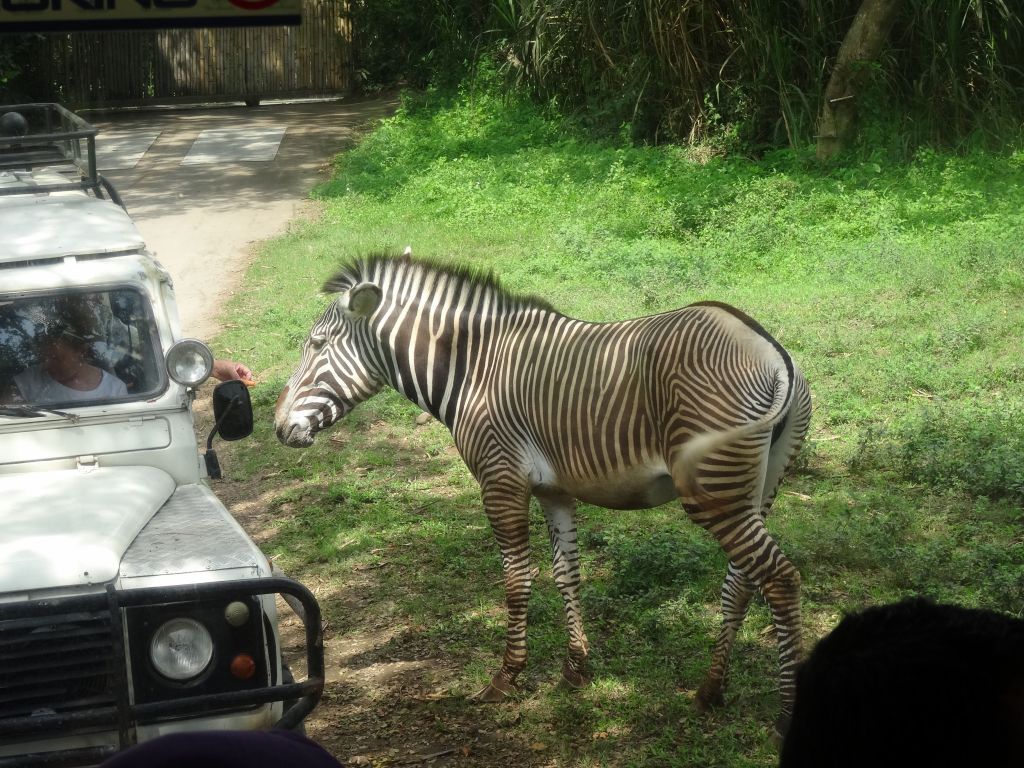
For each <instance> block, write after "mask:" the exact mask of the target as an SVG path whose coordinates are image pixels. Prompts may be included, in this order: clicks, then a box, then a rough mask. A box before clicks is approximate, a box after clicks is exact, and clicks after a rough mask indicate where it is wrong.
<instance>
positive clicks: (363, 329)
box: [274, 283, 384, 448]
mask: <svg viewBox="0 0 1024 768" xmlns="http://www.w3.org/2000/svg"><path fill="white" fill-rule="evenodd" d="M382 295H383V294H382V293H381V289H380V288H379V287H378V286H376V285H374V284H372V283H361V284H358V285H355V286H352V287H351V288H348V289H347V290H345V291H344V292H343V293H342V294H341V295H340V296H339V297H338V298H337V299H336V300H335V301H333V302H331V304H330V306H328V307H327V309H326V310H325V311H324V313H323V315H321V317H320V319H319V320H317V322H316V323H315V324H314V325H313V328H312V330H310V332H309V337H308V338H307V339H306V343H305V345H304V346H303V348H302V359H301V360H300V361H299V367H298V368H297V369H296V370H295V373H293V374H292V377H291V378H290V379H289V380H288V383H287V384H286V385H285V388H284V389H283V390H282V392H281V396H280V397H279V398H278V399H277V405H276V406H275V409H274V425H275V427H276V429H277V438H278V440H280V441H281V442H282V443H284V444H285V445H290V446H292V447H293V448H304V447H306V446H309V445H312V443H313V438H314V436H315V435H316V433H317V432H319V431H320V430H322V429H326V428H327V427H329V426H331V425H332V424H333V423H334V422H336V421H338V420H339V419H341V418H342V417H344V416H345V415H346V414H347V413H348V412H349V411H351V410H352V409H353V408H354V407H355V406H356V405H358V404H359V403H361V402H362V401H363V400H366V399H367V398H369V397H372V396H373V395H375V394H377V392H379V391H380V390H381V388H382V387H383V386H384V380H383V378H382V377H381V376H380V375H379V374H378V373H376V372H375V367H374V366H373V364H372V361H371V360H370V359H369V358H370V354H369V353H370V351H371V343H370V338H371V334H370V327H369V317H370V316H371V315H372V314H373V313H374V312H375V311H376V309H377V307H379V306H380V303H381V298H382Z"/></svg>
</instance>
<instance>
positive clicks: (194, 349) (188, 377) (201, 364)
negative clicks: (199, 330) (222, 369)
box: [167, 339, 213, 387]
mask: <svg viewBox="0 0 1024 768" xmlns="http://www.w3.org/2000/svg"><path fill="white" fill-rule="evenodd" d="M212 370H213V353H212V352H211V351H210V348H209V347H208V346H206V345H205V344H203V342H201V341H198V340H197V339H182V340H181V341H178V342H175V344H174V346H172V347H171V348H170V349H169V350H167V373H168V375H169V376H170V377H171V378H172V379H174V380H175V381H176V382H178V383H179V384H184V385H185V386H186V387H197V386H199V385H200V384H202V383H203V382H204V381H206V379H207V378H208V377H209V375H210V371H212Z"/></svg>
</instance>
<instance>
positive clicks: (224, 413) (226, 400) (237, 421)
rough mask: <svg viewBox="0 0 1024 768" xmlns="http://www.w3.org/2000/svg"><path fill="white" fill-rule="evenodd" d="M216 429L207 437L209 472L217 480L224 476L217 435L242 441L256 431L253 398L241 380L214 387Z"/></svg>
mask: <svg viewBox="0 0 1024 768" xmlns="http://www.w3.org/2000/svg"><path fill="white" fill-rule="evenodd" d="M213 418H214V424H213V429H211V430H210V436H209V437H207V438H206V454H205V455H204V456H203V458H204V459H205V461H206V474H207V475H209V476H210V477H212V478H213V479H214V480H218V479H220V477H221V471H220V462H219V461H218V460H217V453H216V452H215V451H214V450H213V436H214V435H216V434H218V433H220V436H221V437H222V438H224V439H225V440H241V439H242V438H243V437H248V436H249V435H251V434H252V424H253V417H252V400H250V399H249V390H248V388H247V387H246V386H245V384H243V383H242V382H240V381H237V380H235V381H225V382H224V383H223V384H218V385H217V388H216V389H214V390H213Z"/></svg>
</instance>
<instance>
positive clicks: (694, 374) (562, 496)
mask: <svg viewBox="0 0 1024 768" xmlns="http://www.w3.org/2000/svg"><path fill="white" fill-rule="evenodd" d="M323 290H324V292H325V293H328V294H338V296H337V298H336V300H334V301H332V302H331V303H330V304H329V305H328V306H327V308H326V310H325V311H324V312H323V314H322V316H321V317H320V318H319V320H317V321H316V322H315V324H314V325H313V327H312V329H311V330H310V333H309V336H308V338H307V340H306V342H305V344H304V347H303V350H302V357H301V360H300V362H299V364H298V368H297V369H296V370H295V372H294V373H293V374H292V376H291V378H290V379H289V380H288V382H287V384H286V386H285V387H284V389H283V390H282V392H281V395H280V397H279V398H278V401H277V405H276V407H275V427H276V432H277V436H278V439H279V440H280V441H281V442H282V443H284V444H286V445H289V446H293V447H304V446H308V445H310V444H312V442H313V440H314V436H315V434H316V433H317V432H319V431H320V430H322V429H325V428H327V427H329V426H331V425H332V424H334V423H335V422H336V421H338V420H339V419H341V418H342V417H344V416H345V415H346V414H347V413H348V412H349V411H351V410H352V409H353V408H354V407H355V406H356V405H357V404H359V403H360V402H362V401H364V400H366V399H368V398H369V397H371V396H373V395H374V394H376V393H377V392H379V391H380V390H382V389H383V388H384V387H385V386H391V387H393V388H394V389H396V390H397V391H398V392H399V393H402V394H404V395H405V396H406V397H407V398H408V399H409V400H411V401H412V402H414V403H416V404H417V405H419V406H420V408H422V409H423V410H424V411H426V412H428V413H430V414H432V415H433V416H434V417H435V418H437V419H438V420H439V421H440V422H442V423H443V424H444V425H445V426H446V427H447V428H448V430H449V431H450V432H451V435H452V438H453V440H454V443H455V446H456V448H457V449H458V451H459V453H460V455H461V457H462V459H463V461H464V462H465V464H466V465H467V467H468V468H469V470H470V471H471V473H472V474H473V476H474V477H475V479H476V480H477V482H478V483H479V485H480V490H481V497H482V501H483V507H484V510H485V512H486V515H487V517H488V519H489V521H490V523H491V527H492V529H493V532H494V535H495V537H496V539H497V542H498V545H499V548H500V551H501V560H502V569H503V573H504V583H505V593H506V611H507V629H506V644H505V652H504V656H503V659H502V663H501V667H500V669H499V670H498V671H497V672H496V673H495V674H494V676H493V677H492V678H491V680H490V682H489V683H488V684H487V685H486V686H485V687H484V688H483V689H482V690H481V691H480V692H479V693H478V694H476V697H475V698H476V699H477V700H479V701H483V702H497V701H501V700H503V699H505V698H506V697H508V696H509V695H511V694H512V693H514V691H515V690H516V679H517V677H518V675H519V674H520V672H522V670H523V669H524V667H525V665H526V619H527V602H528V599H529V596H530V589H531V568H530V562H529V550H528V544H529V531H528V528H529V501H530V496H531V495H532V496H533V497H535V498H536V499H537V501H538V503H539V505H540V508H541V510H542V511H543V514H544V517H545V519H546V523H547V527H548V532H549V535H550V541H551V549H552V555H553V574H554V579H555V582H556V584H557V587H558V589H559V591H560V593H561V595H562V598H563V601H564V605H565V617H566V625H567V630H568V635H569V642H568V655H567V658H566V660H565V662H564V664H563V668H562V675H563V677H564V678H565V680H566V681H567V682H568V683H569V684H570V685H571V686H573V687H583V686H585V685H587V684H588V683H589V681H590V673H589V670H588V665H587V656H588V653H589V645H588V641H587V636H586V634H585V632H584V628H583V619H582V615H581V611H580V565H579V550H578V545H577V530H576V520H575V512H576V503H577V500H579V501H583V502H585V503H590V504H594V505H597V506H603V507H606V508H611V509H623V510H631V509H643V508H650V507H655V506H659V505H661V504H664V503H666V502H669V501H671V500H673V499H676V498H678V499H680V500H681V502H682V505H683V508H684V509H685V511H686V513H687V515H688V516H689V517H690V519H692V520H693V521H694V522H696V523H697V524H698V525H700V526H701V527H703V528H704V529H706V530H707V531H708V532H710V533H711V535H713V536H714V537H715V538H716V539H717V540H718V542H719V543H720V544H721V546H722V547H723V549H724V550H725V552H726V554H727V555H728V557H729V565H728V568H727V572H726V576H725V580H724V582H723V585H722V590H721V607H722V614H723V616H722V626H721V629H720V631H719V634H718V637H717V639H716V641H715V644H714V648H713V652H712V660H711V665H710V669H709V671H708V673H707V676H706V678H705V680H704V682H703V683H702V685H701V686H700V688H699V690H698V693H697V696H696V702H697V706H698V708H700V709H701V710H704V709H707V708H709V707H712V706H717V705H720V704H722V703H723V701H724V699H723V692H724V690H725V686H726V679H727V673H728V664H729V654H730V650H731V647H732V645H733V641H734V639H735V636H736V634H737V632H738V630H739V628H740V626H741V624H742V622H743V619H744V617H745V615H746V612H747V607H748V604H749V602H750V600H751V597H752V596H753V594H754V592H755V591H756V590H759V591H760V592H761V594H762V595H763V596H764V598H765V600H766V602H767V603H768V605H769V607H770V609H771V613H772V618H773V620H774V623H775V627H776V634H777V639H778V647H779V689H780V700H781V706H780V715H779V719H778V721H777V723H776V729H777V732H778V733H777V735H779V734H781V733H784V731H785V728H786V726H787V725H788V718H789V715H790V713H791V712H792V707H793V701H794V690H795V669H796V666H797V664H798V662H799V660H800V658H801V652H802V649H801V627H800V575H799V573H798V571H797V570H796V568H795V567H794V566H793V564H792V563H791V562H790V561H789V560H788V559H787V558H786V556H785V555H784V554H783V553H782V551H781V550H780V548H779V546H778V545H777V544H776V542H775V540H774V539H773V538H772V536H771V535H770V534H769V533H768V531H767V530H766V528H765V516H766V515H767V513H768V511H769V508H770V507H771V505H772V502H773V500H774V498H775V495H776V493H777V491H778V487H779V484H780V482H781V480H782V477H783V474H784V473H785V472H786V470H787V469H788V468H789V466H790V464H791V463H792V461H793V459H794V458H795V456H796V454H797V453H798V451H799V449H800V446H801V444H802V443H803V440H804V437H805V435H806V433H807V429H808V425H809V422H810V416H811V396H810V392H809V389H808V386H807V383H806V381H805V379H804V377H803V375H802V374H801V372H800V371H799V369H798V368H797V367H796V365H795V364H794V363H793V361H792V359H791V358H790V356H789V354H788V353H787V352H786V350H784V349H783V347H782V346H781V345H780V344H779V343H778V342H777V341H776V340H775V339H773V338H772V337H771V336H770V335H769V334H768V332H767V331H765V330H764V328H762V327H761V326H760V325H759V324H758V323H757V322H755V321H754V320H752V319H751V318H750V317H748V316H747V315H746V314H744V313H743V312H741V311H740V310H738V309H735V308H733V307H731V306H729V305H726V304H722V303H717V302H699V303H696V304H690V305H689V306H686V307H683V308H680V309H676V310H674V311H669V312H664V313H661V314H656V315H650V316H646V317H640V318H636V319H631V320H625V321H621V322H609V323H593V322H587V321H584V320H578V319H574V318H572V317H568V316H566V315H563V314H561V313H559V312H557V311H556V310H555V309H554V308H553V307H552V306H551V305H549V304H548V303H547V302H546V301H544V300H542V299H539V298H537V297H532V296H523V295H518V294H515V293H513V292H511V291H509V290H507V289H505V288H504V287H503V286H502V285H501V284H500V282H499V280H498V279H497V278H496V277H495V276H494V274H493V273H485V272H481V271H479V270H473V269H471V268H467V267H462V266H453V265H445V264H442V263H439V262H434V261H430V260H424V259H418V258H413V257H412V256H411V255H409V254H408V252H407V253H406V254H403V255H402V256H390V255H388V254H375V255H371V256H367V257H364V258H361V259H356V260H354V261H352V262H351V263H349V264H347V265H345V266H343V267H342V268H341V269H340V271H338V272H337V274H335V275H334V276H333V277H331V278H330V279H328V280H327V282H326V283H325V285H324V287H323Z"/></svg>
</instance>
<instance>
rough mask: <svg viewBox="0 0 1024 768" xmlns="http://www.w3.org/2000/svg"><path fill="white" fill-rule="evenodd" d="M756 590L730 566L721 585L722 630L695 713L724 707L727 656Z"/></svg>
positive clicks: (698, 695)
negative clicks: (697, 710)
mask: <svg viewBox="0 0 1024 768" xmlns="http://www.w3.org/2000/svg"><path fill="white" fill-rule="evenodd" d="M755 589H756V587H755V586H754V584H752V583H751V581H750V580H749V579H748V578H747V577H746V576H744V575H743V574H742V573H740V571H739V570H738V569H737V568H736V566H735V565H733V564H732V563H731V562H730V563H729V569H728V572H727V573H726V574H725V581H723V582H722V628H721V630H719V633H718V639H717V640H716V641H715V650H714V653H713V654H712V656H711V669H710V670H709V671H708V675H707V677H706V678H705V679H704V682H703V683H702V684H701V686H700V689H699V690H698V691H697V709H699V710H701V711H702V712H703V711H706V710H708V709H710V708H712V707H719V706H721V705H722V704H724V703H725V698H724V695H723V694H724V692H725V689H726V686H727V685H728V683H729V656H730V654H731V653H732V645H733V642H734V641H735V640H736V633H737V632H739V630H740V627H741V626H742V625H743V619H744V618H746V615H747V608H748V607H749V606H750V598H751V597H753V594H754V591H755Z"/></svg>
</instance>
